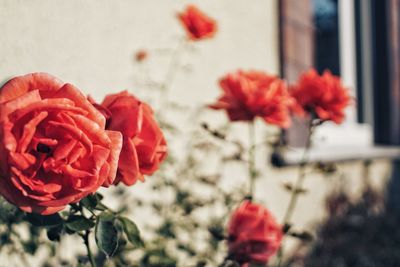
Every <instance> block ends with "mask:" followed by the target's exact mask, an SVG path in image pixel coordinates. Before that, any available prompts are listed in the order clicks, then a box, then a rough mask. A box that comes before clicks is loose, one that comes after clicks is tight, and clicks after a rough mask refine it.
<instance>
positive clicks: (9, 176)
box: [0, 73, 122, 214]
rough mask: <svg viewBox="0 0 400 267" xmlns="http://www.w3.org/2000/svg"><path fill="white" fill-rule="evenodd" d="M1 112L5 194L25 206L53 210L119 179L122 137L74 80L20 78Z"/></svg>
mask: <svg viewBox="0 0 400 267" xmlns="http://www.w3.org/2000/svg"><path fill="white" fill-rule="evenodd" d="M0 112H1V115H0V157H1V158H0V160H1V162H0V169H1V177H0V193H1V194H2V195H3V196H4V197H5V198H6V199H7V200H8V201H10V202H12V203H14V204H15V205H17V206H18V207H20V208H21V209H22V210H24V211H27V212H36V213H41V214H52V213H55V212H58V211H60V210H62V209H63V208H64V207H65V206H66V205H67V204H69V203H75V202H78V201H79V200H80V199H82V198H83V197H85V196H87V195H88V194H90V193H93V192H95V191H96V190H97V189H98V188H99V187H100V186H101V185H103V184H105V183H106V184H107V183H112V182H113V181H114V179H115V175H116V171H117V162H118V157H119V153H120V150H121V146H122V136H121V134H120V133H119V132H113V131H106V130H105V118H104V116H103V115H102V114H101V113H100V112H98V111H97V109H96V108H95V107H93V105H92V104H91V103H90V102H89V101H88V100H87V99H86V97H85V96H84V95H83V94H82V93H81V92H80V91H79V89H77V88H76V87H74V86H73V85H71V84H68V83H67V84H64V83H63V82H61V81H60V80H58V79H57V78H55V77H53V76H51V75H49V74H45V73H33V74H28V75H25V76H20V77H16V78H14V79H12V80H10V81H8V82H7V83H6V84H5V85H4V86H3V87H2V88H1V91H0Z"/></svg>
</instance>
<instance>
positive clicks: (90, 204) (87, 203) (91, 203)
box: [81, 195, 98, 210]
mask: <svg viewBox="0 0 400 267" xmlns="http://www.w3.org/2000/svg"><path fill="white" fill-rule="evenodd" d="M97 203H98V199H97V197H96V195H88V196H87V197H85V198H84V199H82V200H81V204H82V206H84V207H85V208H86V209H88V210H94V209H95V208H96V206H97Z"/></svg>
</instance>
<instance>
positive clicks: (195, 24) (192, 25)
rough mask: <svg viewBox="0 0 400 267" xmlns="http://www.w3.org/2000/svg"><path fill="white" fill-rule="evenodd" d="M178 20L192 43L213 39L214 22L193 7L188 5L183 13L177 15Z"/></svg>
mask: <svg viewBox="0 0 400 267" xmlns="http://www.w3.org/2000/svg"><path fill="white" fill-rule="evenodd" d="M178 19H179V20H180V22H181V23H182V25H183V27H184V28H185V30H186V33H187V35H188V37H189V39H190V40H193V41H197V40H202V39H205V38H210V37H213V36H214V34H215V32H216V30H217V23H216V21H215V20H214V19H212V18H210V17H208V16H207V15H206V14H204V13H203V12H202V11H200V10H199V9H198V8H197V7H195V6H193V5H189V6H188V7H187V8H186V10H185V11H184V12H182V13H179V14H178Z"/></svg>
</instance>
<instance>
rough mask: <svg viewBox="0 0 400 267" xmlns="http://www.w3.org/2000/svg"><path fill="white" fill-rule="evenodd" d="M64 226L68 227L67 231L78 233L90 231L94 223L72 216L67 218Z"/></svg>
mask: <svg viewBox="0 0 400 267" xmlns="http://www.w3.org/2000/svg"><path fill="white" fill-rule="evenodd" d="M65 225H66V226H67V227H68V229H70V230H72V231H74V232H80V231H86V230H89V229H91V228H92V227H93V226H95V223H94V222H93V221H92V220H90V219H87V218H85V217H83V216H76V215H73V216H71V217H69V218H68V220H67V223H66V224H65Z"/></svg>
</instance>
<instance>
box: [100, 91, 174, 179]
mask: <svg viewBox="0 0 400 267" xmlns="http://www.w3.org/2000/svg"><path fill="white" fill-rule="evenodd" d="M101 106H102V107H103V108H105V109H106V110H107V112H108V113H109V116H110V117H109V119H108V120H107V129H109V130H113V131H120V132H121V133H122V135H123V137H124V142H123V147H122V151H121V155H120V159H119V162H118V172H117V178H116V180H115V181H114V183H119V182H123V183H124V184H126V185H132V184H134V183H135V182H136V181H137V179H139V180H142V181H143V180H144V178H143V175H144V174H145V175H151V174H153V173H154V172H155V171H156V170H157V169H158V168H159V165H160V163H161V162H162V161H163V160H164V159H165V158H166V156H167V143H166V141H165V138H164V135H163V133H162V131H161V129H160V127H159V126H158V124H157V122H156V121H155V120H154V116H153V111H152V109H151V108H150V107H149V106H148V105H147V104H146V103H143V102H140V101H139V100H138V99H137V98H136V97H134V96H133V95H131V94H129V93H128V92H127V91H124V92H121V93H118V94H112V95H108V96H106V98H105V99H104V100H103V103H102V104H101Z"/></svg>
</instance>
